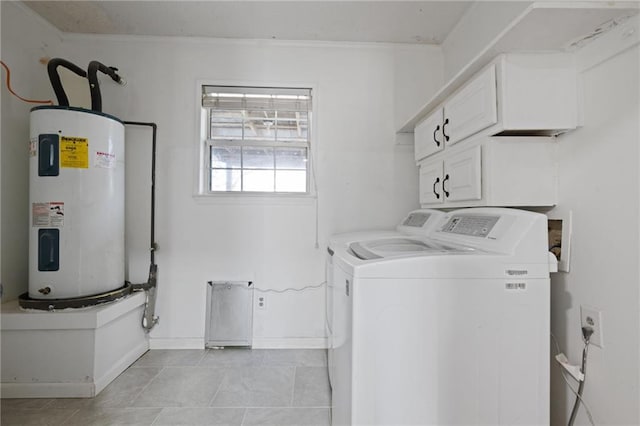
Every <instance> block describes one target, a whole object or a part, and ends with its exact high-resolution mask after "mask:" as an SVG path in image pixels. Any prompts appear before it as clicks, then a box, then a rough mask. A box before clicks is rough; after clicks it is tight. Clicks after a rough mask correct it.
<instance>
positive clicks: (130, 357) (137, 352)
mask: <svg viewBox="0 0 640 426" xmlns="http://www.w3.org/2000/svg"><path fill="white" fill-rule="evenodd" d="M148 350H149V340H148V339H145V340H144V341H143V342H141V343H140V344H139V345H138V346H136V347H135V348H133V349H132V350H130V351H129V352H128V353H126V354H125V355H124V356H122V357H121V358H120V359H119V360H118V362H116V364H115V365H113V366H112V367H111V368H110V369H109V370H108V371H107V372H106V373H104V374H103V375H102V377H99V378H97V379H94V381H93V383H94V385H95V392H96V393H95V394H96V395H98V394H99V393H100V392H102V390H103V389H104V388H106V387H107V385H109V383H111V382H112V381H113V380H114V379H115V378H116V377H118V376H119V375H120V373H122V372H123V371H124V370H126V369H127V368H129V366H131V365H132V364H133V363H134V362H136V360H137V359H138V358H140V357H141V356H142V355H143V354H144V353H145V352H147V351H148Z"/></svg>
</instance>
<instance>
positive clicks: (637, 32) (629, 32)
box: [576, 15, 640, 73]
mask: <svg viewBox="0 0 640 426" xmlns="http://www.w3.org/2000/svg"><path fill="white" fill-rule="evenodd" d="M638 43H640V16H639V15H636V16H633V17H631V18H629V19H627V20H626V21H624V22H623V23H621V24H620V25H619V26H618V27H616V28H614V29H612V30H611V31H609V32H608V33H606V34H603V35H601V36H600V37H598V38H597V39H595V40H593V41H592V42H591V43H589V44H587V45H585V46H584V47H583V48H582V49H580V50H578V51H577V52H576V68H577V71H578V72H579V73H584V72H585V71H587V70H589V69H591V68H593V67H595V66H598V65H600V64H601V63H603V62H605V61H607V60H609V59H611V58H612V57H614V56H616V55H617V54H619V53H621V52H623V51H625V50H627V49H629V48H630V47H633V46H635V45H637V44H638Z"/></svg>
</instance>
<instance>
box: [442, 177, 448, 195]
mask: <svg viewBox="0 0 640 426" xmlns="http://www.w3.org/2000/svg"><path fill="white" fill-rule="evenodd" d="M448 180H449V174H447V175H446V176H445V177H444V179H442V192H444V196H445V198H449V191H447V189H446V188H445V187H444V184H445V182H447V181H448Z"/></svg>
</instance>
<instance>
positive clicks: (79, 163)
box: [60, 136, 89, 169]
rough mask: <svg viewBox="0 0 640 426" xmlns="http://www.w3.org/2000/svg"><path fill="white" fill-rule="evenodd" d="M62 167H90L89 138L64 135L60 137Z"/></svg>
mask: <svg viewBox="0 0 640 426" xmlns="http://www.w3.org/2000/svg"><path fill="white" fill-rule="evenodd" d="M60 167H66V168H70V169H88V168H89V139H87V138H75V137H70V136H62V137H61V138H60Z"/></svg>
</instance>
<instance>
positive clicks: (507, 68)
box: [414, 53, 578, 161]
mask: <svg viewBox="0 0 640 426" xmlns="http://www.w3.org/2000/svg"><path fill="white" fill-rule="evenodd" d="M577 97H578V95H577V79H576V73H575V67H574V63H573V57H572V56H571V55H568V54H564V53H544V54H525V53H518V54H502V55H499V56H498V57H497V58H496V59H495V60H494V61H492V62H491V63H490V64H489V65H488V66H486V67H485V68H484V69H482V70H481V71H479V72H478V73H477V74H476V75H474V76H473V77H472V78H471V79H470V80H469V81H468V82H466V83H465V84H463V85H462V86H461V87H460V88H458V90H456V91H455V92H453V93H452V94H451V96H449V97H448V98H447V99H445V100H444V102H442V103H441V104H439V105H434V107H433V109H432V110H431V112H430V113H429V114H428V115H427V116H426V118H425V119H424V120H423V121H422V122H420V123H419V124H418V125H417V126H416V127H415V129H414V141H415V159H416V161H420V160H421V159H423V158H426V157H428V156H430V155H433V154H435V153H437V152H439V151H440V150H441V149H442V145H438V144H437V141H439V140H444V142H445V144H444V146H445V150H446V147H448V146H451V145H453V144H455V143H458V142H460V141H463V140H465V139H466V138H468V137H470V136H473V135H475V134H479V133H481V134H483V135H487V136H551V135H557V134H559V133H562V132H565V131H567V130H570V129H575V128H576V127H577V124H578V112H577V102H578V99H577ZM439 117H442V118H441V121H440V120H439Z"/></svg>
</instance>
